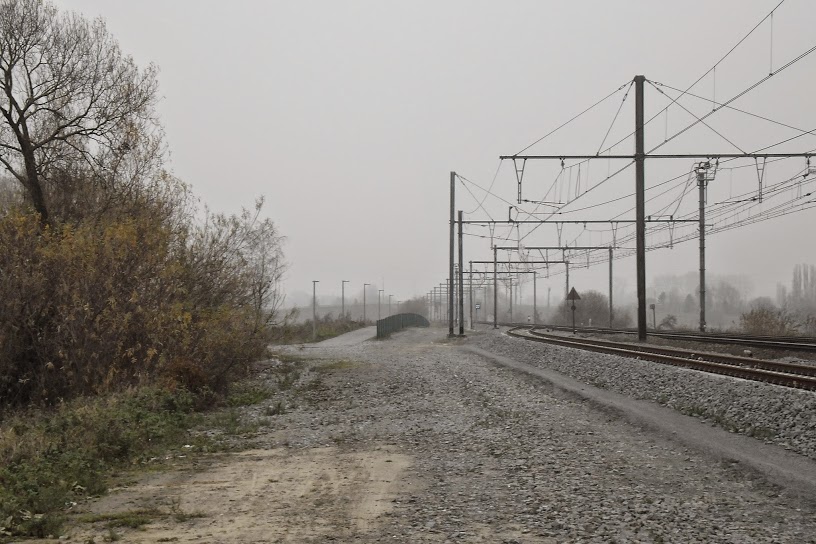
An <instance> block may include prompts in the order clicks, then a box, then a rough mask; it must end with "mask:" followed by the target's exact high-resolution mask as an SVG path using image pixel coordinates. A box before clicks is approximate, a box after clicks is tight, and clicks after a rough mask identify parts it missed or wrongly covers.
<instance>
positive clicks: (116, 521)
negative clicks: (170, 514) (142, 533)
mask: <svg viewBox="0 0 816 544" xmlns="http://www.w3.org/2000/svg"><path fill="white" fill-rule="evenodd" d="M166 516H167V514H165V513H164V512H162V511H161V510H159V509H158V508H139V509H138V510H126V511H124V512H110V513H105V514H85V515H82V516H79V517H78V518H77V521H78V522H80V523H100V522H106V525H107V527H108V528H111V529H116V528H120V527H126V528H128V529H138V528H140V527H141V526H143V525H147V524H148V523H150V522H152V521H155V520H156V519H160V518H164V517H166Z"/></svg>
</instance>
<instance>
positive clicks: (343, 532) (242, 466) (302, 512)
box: [83, 447, 411, 542]
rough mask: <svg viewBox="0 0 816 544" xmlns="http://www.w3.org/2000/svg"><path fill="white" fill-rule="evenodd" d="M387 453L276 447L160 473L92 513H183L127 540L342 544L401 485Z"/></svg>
mask: <svg viewBox="0 0 816 544" xmlns="http://www.w3.org/2000/svg"><path fill="white" fill-rule="evenodd" d="M393 450H394V448H388V447H379V448H375V449H373V450H371V451H361V452H354V453H349V452H345V453H344V452H341V451H339V450H338V448H331V447H329V448H314V449H309V450H301V451H296V452H292V451H289V450H288V449H286V448H277V449H271V450H249V451H244V452H240V453H237V454H233V455H225V456H219V457H217V458H215V459H211V460H210V462H209V463H207V465H208V466H206V467H203V468H200V469H199V470H195V471H184V472H180V473H177V472H171V473H165V474H161V475H158V476H154V477H151V478H148V479H146V480H144V481H141V482H139V483H138V484H136V485H134V486H132V487H129V488H128V489H123V490H119V491H118V492H115V493H113V494H111V495H110V496H108V497H106V498H104V499H102V500H101V501H99V502H98V503H97V504H95V505H94V507H93V511H95V512H98V513H102V512H116V511H119V512H122V511H139V510H145V509H150V508H156V507H157V506H164V507H165V508H167V509H169V510H170V511H176V512H179V513H181V514H180V515H179V516H178V518H180V519H181V521H179V519H177V518H176V517H174V516H171V517H169V518H166V519H160V520H157V521H154V522H152V523H150V524H148V525H147V526H145V527H144V528H143V530H141V531H134V532H132V533H130V534H128V535H126V536H127V540H128V541H140V542H310V541H313V540H315V539H317V538H318V537H326V536H329V535H332V536H334V537H336V538H338V539H340V540H341V541H343V540H346V539H350V538H352V536H353V535H355V534H358V533H360V532H366V531H368V530H369V529H370V527H371V524H372V523H373V522H375V520H376V519H377V518H378V517H379V516H381V515H382V514H383V513H385V512H387V511H389V510H390V509H391V506H392V500H393V499H394V497H395V494H396V493H397V491H398V490H400V488H401V487H404V482H402V478H403V475H404V472H405V469H406V468H407V467H408V466H410V462H411V460H410V458H409V457H408V456H405V455H401V454H399V453H397V452H395V451H393ZM184 518H188V519H184ZM83 536H85V537H86V539H87V537H90V536H93V535H91V534H88V535H83ZM103 539H104V535H103Z"/></svg>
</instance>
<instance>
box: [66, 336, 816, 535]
mask: <svg viewBox="0 0 816 544" xmlns="http://www.w3.org/2000/svg"><path fill="white" fill-rule="evenodd" d="M445 333H446V331H445V330H442V329H436V328H431V329H412V330H407V331H404V332H401V333H399V334H395V335H393V337H392V338H391V339H389V340H386V341H360V340H359V339H356V340H354V341H347V342H345V341H338V342H335V343H333V344H326V345H320V344H318V345H313V346H310V347H309V348H303V349H300V348H297V347H293V348H287V349H286V350H285V353H284V355H290V356H297V357H299V358H304V359H305V360H304V361H303V362H302V363H300V364H301V365H302V372H301V374H300V382H299V384H298V386H297V387H294V388H292V389H291V390H287V391H285V392H284V391H282V392H281V395H283V396H282V397H281V398H279V399H271V400H269V401H266V402H267V403H269V404H270V406H271V405H272V404H275V403H277V402H284V403H285V405H286V409H285V410H283V411H282V413H280V414H278V415H275V416H274V417H266V416H264V414H265V413H266V410H267V408H268V406H255V407H249V408H247V409H246V410H245V411H244V413H243V418H244V419H246V420H254V421H258V422H263V424H262V425H261V427H260V429H259V430H258V432H257V433H254V434H252V435H251V436H246V437H243V438H242V440H244V442H245V443H246V446H247V448H249V449H247V450H246V451H243V452H240V453H232V454H219V455H200V456H198V457H196V461H195V464H194V465H190V464H187V465H185V466H183V467H180V469H179V470H176V471H171V472H169V473H162V474H158V475H154V476H152V477H150V478H147V479H145V480H142V481H139V482H136V483H134V485H132V486H130V487H128V488H127V489H121V490H118V491H116V492H113V493H111V495H110V496H108V497H106V498H104V499H102V500H101V501H99V502H98V503H96V504H94V505H93V506H92V509H93V510H94V511H110V510H114V509H116V508H133V507H135V506H138V505H143V504H151V503H153V504H155V503H156V502H157V501H165V502H169V503H172V504H175V505H177V509H178V510H179V511H183V512H188V513H196V515H195V516H189V517H188V518H189V519H184V520H183V521H178V520H175V521H173V520H162V521H157V522H154V523H150V524H147V525H145V526H144V527H142V530H132V531H124V532H123V534H122V535H121V540H122V541H125V542H158V541H163V542H170V541H172V542H193V541H196V542H306V543H309V542H364V543H366V542H386V541H387V542H411V543H414V542H420V543H421V542H485V543H497V542H498V543H508V544H509V543H522V542H523V543H528V542H545V543H555V542H598V543H601V542H604V543H606V542H683V543H688V542H734V543H736V542H740V543H743V542H796V543H800V542H816V536H815V535H816V516H814V514H816V497H803V496H802V495H801V494H794V493H790V492H788V491H787V490H786V489H785V488H784V487H781V486H778V485H775V484H773V483H772V482H769V481H768V480H767V479H765V478H763V477H760V476H759V475H758V474H757V473H756V472H755V471H751V470H746V469H744V468H743V467H742V466H741V464H740V463H733V462H729V461H723V460H718V459H717V458H715V457H711V456H709V455H708V454H705V453H700V452H699V451H698V450H697V449H695V448H692V447H688V446H685V445H683V444H682V443H680V442H678V441H676V440H673V439H671V438H667V437H666V436H664V435H663V434H660V433H655V432H653V431H651V430H649V429H648V428H646V427H644V426H642V425H633V424H631V423H630V422H628V421H626V420H625V419H622V418H621V417H620V416H619V414H618V413H616V412H614V411H609V410H599V409H598V407H597V404H596V403H592V402H588V401H586V400H585V399H581V398H579V397H576V396H575V395H573V394H568V393H564V392H563V391H562V390H559V389H557V388H553V387H552V386H550V385H547V383H546V382H545V381H542V379H541V377H538V376H534V375H531V373H529V372H519V371H517V370H513V369H509V368H507V367H505V366H503V365H500V364H497V363H496V361H495V360H491V359H490V358H487V357H485V356H483V355H480V354H476V353H473V352H470V351H468V350H467V349H465V348H466V347H468V346H474V347H477V348H480V349H482V350H485V351H488V352H490V353H492V354H494V355H499V356H501V357H506V358H509V359H513V360H515V361H518V362H522V363H524V364H527V365H533V366H538V365H540V366H541V368H544V367H546V366H547V365H553V366H558V365H562V366H564V367H569V366H570V365H575V364H576V363H575V362H574V361H576V360H578V359H582V358H583V355H584V354H583V353H582V354H581V355H576V353H577V352H574V351H571V350H568V351H569V352H564V351H560V352H545V353H539V354H537V355H523V354H522V353H521V352H522V351H523V350H521V349H520V348H519V347H518V345H517V344H515V345H514V344H511V343H509V342H511V340H509V339H507V338H504V337H502V336H501V335H498V334H495V333H492V332H485V333H477V334H475V335H473V336H471V337H469V338H467V339H453V340H448V339H446V337H445ZM360 334H361V335H362V333H360ZM559 349H563V348H559ZM516 350H518V352H516ZM524 357H527V358H528V359H524ZM588 357H589V356H588ZM591 357H606V356H600V355H598V354H592V355H591ZM270 364H273V363H270ZM587 366H588V367H589V366H595V367H597V366H604V364H602V362H601V363H599V362H598V361H597V360H594V359H590V358H587ZM271 369H272V367H270V368H267V369H266V370H263V371H261V372H260V373H259V375H258V380H260V381H267V382H269V383H275V382H274V379H275V374H274V372H272V371H271ZM565 374H566V372H565ZM618 375H619V379H621V380H628V379H629V378H628V377H627V375H625V374H624V373H623V371H622V370H620V369H619V371H618ZM600 379H606V378H604V377H603V376H602V375H601V374H598V375H596V378H595V381H596V382H597V381H599V380H600ZM683 380H684V381H680V382H678V381H677V380H675V381H674V382H673V383H674V385H675V387H677V386H678V384H683V385H684V384H686V382H687V381H688V377H685V376H684V377H683ZM609 389H610V390H614V388H612V387H609ZM713 391H714V390H713V389H712V394H714V393H713ZM635 396H637V395H635ZM281 399H282V400H281ZM692 423H696V422H694V421H693V422H692ZM697 424H698V425H700V426H701V427H705V424H704V423H702V422H700V423H697ZM752 440H753V439H752ZM773 447H775V448H778V446H773ZM83 536H84V534H83V535H80V533H77V534H76V536H75V538H74V539H79V538H81V537H83ZM97 538H99V537H97ZM97 541H101V538H100V539H98V540H97Z"/></svg>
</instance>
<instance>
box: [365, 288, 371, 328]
mask: <svg viewBox="0 0 816 544" xmlns="http://www.w3.org/2000/svg"><path fill="white" fill-rule="evenodd" d="M369 285H371V284H370V283H364V284H363V325H365V322H366V316H365V312H366V287H368V286H369Z"/></svg>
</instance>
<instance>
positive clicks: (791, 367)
mask: <svg viewBox="0 0 816 544" xmlns="http://www.w3.org/2000/svg"><path fill="white" fill-rule="evenodd" d="M530 334H533V335H535V336H539V337H542V338H551V337H553V335H549V334H546V333H542V332H539V331H537V330H536V328H535V327H533V328H531V329H530ZM555 338H558V337H557V336H556V337H555ZM580 341H581V342H584V343H587V344H594V345H598V346H609V347H625V348H627V349H632V350H637V351H643V352H648V353H657V354H659V355H668V356H672V357H689V358H690V357H694V358H696V359H697V360H700V359H702V360H705V361H713V362H715V363H722V364H726V365H738V366H743V367H749V368H761V369H763V370H770V371H772V372H782V373H784V374H796V375H798V376H810V377H813V378H816V366H813V365H803V364H799V363H783V362H778V361H768V360H764V359H754V358H753V357H742V356H739V355H729V354H727V353H712V352H710V351H700V352H698V351H691V350H689V349H680V348H672V347H666V346H655V345H653V344H630V343H627V342H613V341H611V340H597V339H595V338H581V339H580Z"/></svg>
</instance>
